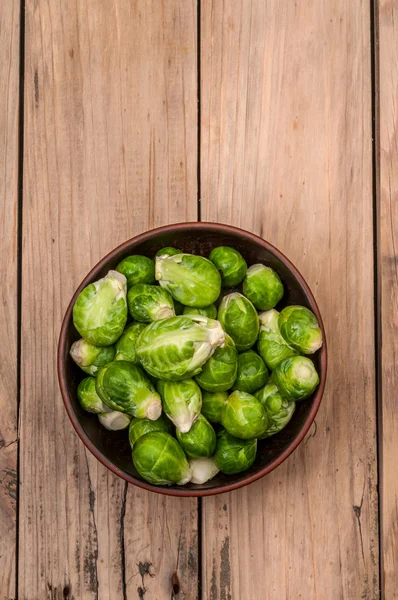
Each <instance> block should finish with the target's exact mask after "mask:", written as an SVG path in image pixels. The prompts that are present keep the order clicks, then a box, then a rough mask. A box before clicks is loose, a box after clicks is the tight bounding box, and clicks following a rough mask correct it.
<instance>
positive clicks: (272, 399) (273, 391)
mask: <svg viewBox="0 0 398 600" xmlns="http://www.w3.org/2000/svg"><path fill="white" fill-rule="evenodd" d="M254 395H255V396H256V398H257V400H259V401H260V402H261V404H262V405H263V407H264V409H265V412H266V413H267V417H268V427H267V431H266V432H265V433H264V435H262V436H261V438H260V439H263V438H267V437H270V436H271V435H275V433H278V432H279V431H282V429H283V428H284V427H286V425H287V424H288V423H289V421H290V419H291V418H292V416H293V413H294V411H295V409H296V403H295V402H289V400H286V398H283V397H282V395H281V393H280V392H279V390H278V387H277V386H276V385H275V383H267V385H266V386H264V387H263V388H261V390H258V391H257V392H256V393H255V394H254Z"/></svg>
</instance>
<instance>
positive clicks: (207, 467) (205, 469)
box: [188, 456, 219, 484]
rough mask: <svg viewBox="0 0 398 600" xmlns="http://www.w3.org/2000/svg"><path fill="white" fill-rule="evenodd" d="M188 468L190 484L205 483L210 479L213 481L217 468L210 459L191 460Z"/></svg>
mask: <svg viewBox="0 0 398 600" xmlns="http://www.w3.org/2000/svg"><path fill="white" fill-rule="evenodd" d="M188 463H189V466H190V468H191V471H192V479H191V483H198V484H202V483H206V482H207V481H209V480H210V479H213V477H214V476H215V475H217V473H218V471H219V468H218V467H217V465H216V463H215V462H214V460H213V459H212V458H205V457H204V456H202V457H201V458H191V459H190V460H189V461H188Z"/></svg>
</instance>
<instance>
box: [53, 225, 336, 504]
mask: <svg viewBox="0 0 398 600" xmlns="http://www.w3.org/2000/svg"><path fill="white" fill-rule="evenodd" d="M220 245H228V246H232V247H234V248H236V249H237V250H239V251H240V252H241V253H242V255H243V256H244V258H245V259H246V261H247V263H248V265H249V266H250V265H252V264H255V263H258V262H261V263H264V264H266V265H268V266H270V267H272V268H273V269H275V271H277V273H279V275H280V277H281V279H282V281H283V283H284V287H285V295H284V297H283V300H282V301H281V302H280V304H279V305H278V306H277V307H276V308H278V309H281V308H283V306H285V305H288V304H302V305H304V306H307V307H308V308H310V309H311V310H312V311H314V312H315V314H316V315H317V316H318V318H319V319H320V315H319V311H318V307H317V305H316V303H315V300H314V298H313V297H312V294H311V292H310V291H309V289H308V287H307V286H306V284H305V282H304V280H303V279H302V277H301V276H300V275H299V273H298V272H297V271H296V270H295V269H294V267H292V265H291V264H290V263H289V262H288V261H287V260H286V258H285V257H283V255H281V254H280V253H279V252H278V251H277V250H276V249H275V248H273V247H272V246H270V245H269V244H267V243H266V242H264V241H263V240H261V239H260V238H257V237H256V236H253V235H252V234H248V233H246V232H244V231H241V230H237V229H234V228H228V227H226V226H221V225H214V224H205V223H198V224H185V225H178V226H170V227H168V228H162V229H160V230H153V231H151V232H148V233H147V234H143V235H142V236H138V237H137V238H133V239H132V240H130V241H129V242H126V243H125V244H123V245H122V246H120V247H119V248H117V249H116V250H114V251H113V252H111V253H110V254H109V255H108V256H107V257H105V258H104V259H103V260H102V261H101V262H100V263H98V265H97V266H96V267H94V269H93V270H92V271H91V272H90V273H89V275H88V276H87V277H86V278H85V280H84V281H83V282H82V284H81V285H80V286H79V288H78V290H77V291H76V294H75V295H74V297H73V299H72V302H71V305H70V306H69V308H68V311H67V313H66V316H65V321H64V324H63V330H62V332H61V338H60V348H59V369H60V382H61V390H62V392H63V396H64V401H65V404H66V408H67V410H68V413H69V415H70V417H71V420H72V422H73V424H74V426H75V428H76V430H77V432H78V434H79V435H80V437H81V438H82V439H83V441H84V443H85V444H86V445H88V447H89V449H90V450H91V451H92V452H93V453H94V454H95V455H96V456H97V458H99V460H101V462H103V463H104V464H105V465H106V466H107V467H108V468H111V469H112V470H114V471H115V472H116V473H117V474H118V475H120V476H122V477H124V478H125V479H127V480H128V481H130V482H133V483H136V484H138V485H141V486H142V487H145V488H146V489H151V490H156V491H159V492H163V493H164V492H166V493H173V492H174V493H178V494H179V495H204V494H206V493H218V492H222V491H226V490H227V489H231V488H235V487H239V486H240V485H242V484H244V483H248V482H250V481H252V480H254V479H257V478H258V477H259V476H262V475H264V474H265V473H267V472H269V471H270V470H272V469H273V468H274V467H275V466H277V465H278V464H279V463H280V462H282V460H284V459H285V458H286V456H287V455H288V454H289V453H290V452H291V451H292V450H293V449H294V447H295V445H296V444H295V443H294V442H295V441H296V442H297V443H298V442H299V441H300V439H301V438H302V437H303V436H304V435H305V433H306V431H307V430H308V428H309V426H310V424H311V422H312V420H313V418H314V416H315V412H316V409H317V407H318V405H319V402H320V398H321V396H322V391H323V386H324V380H325V376H326V348H325V347H324V348H322V349H321V351H319V352H317V353H316V354H315V356H313V357H311V358H312V359H313V360H314V363H315V366H316V368H317V370H318V373H319V375H320V380H321V385H320V386H319V387H318V389H317V390H316V392H315V393H314V394H313V396H312V397H311V398H309V399H307V400H305V401H303V402H299V403H297V408H296V411H295V413H294V415H293V418H292V420H291V421H290V423H289V424H288V425H287V426H286V427H285V429H283V430H282V431H281V432H280V433H278V434H276V435H274V436H272V437H271V438H268V439H266V440H262V441H259V443H258V450H257V456H256V460H255V462H254V464H253V466H252V467H251V469H250V470H248V471H246V472H244V473H241V474H239V475H232V476H231V475H229V476H227V475H223V474H221V473H220V474H218V475H217V476H216V477H215V478H214V479H212V480H211V481H209V482H208V483H206V484H204V485H201V486H198V485H192V484H188V485H186V486H184V488H181V487H178V486H171V487H169V488H167V489H165V488H163V487H161V486H153V485H150V484H148V483H147V482H144V481H143V480H142V479H141V478H140V476H139V475H138V474H137V472H136V471H135V469H134V465H133V462H132V459H131V451H130V445H129V442H128V435H127V430H124V431H120V432H111V431H107V430H106V429H104V428H103V427H102V426H101V425H100V424H99V422H98V419H97V417H96V416H95V415H90V414H89V413H86V412H85V411H83V410H82V409H81V407H80V405H79V402H78V400H77V396H76V389H77V385H78V383H79V381H80V380H81V379H82V378H83V377H85V376H86V375H85V374H84V373H83V372H82V371H81V370H80V369H79V368H78V367H77V366H76V365H75V364H74V362H73V361H72V359H71V358H70V357H69V348H70V346H71V344H72V343H73V342H74V341H75V340H76V339H78V338H79V335H78V333H77V331H76V330H75V328H74V326H73V322H72V314H71V307H72V305H73V303H74V300H75V299H76V296H77V294H78V293H80V291H81V289H82V288H83V287H85V286H86V285H88V283H90V282H92V281H95V280H96V279H98V278H99V277H102V276H104V275H105V274H106V273H107V271H108V270H109V269H112V268H115V267H116V265H117V264H118V263H119V262H120V260H121V259H122V258H124V257H125V256H128V255H129V254H144V255H146V256H149V257H151V258H153V257H154V255H155V253H156V252H157V251H158V250H160V249H161V248H162V247H164V246H175V247H177V248H179V249H181V250H182V251H184V252H190V253H194V254H200V255H202V256H206V257H207V256H208V255H209V253H210V252H211V250H212V249H213V248H214V247H216V246H220ZM237 289H239V288H237ZM323 333H324V332H323Z"/></svg>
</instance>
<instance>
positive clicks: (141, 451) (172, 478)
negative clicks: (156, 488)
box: [133, 431, 192, 485]
mask: <svg viewBox="0 0 398 600" xmlns="http://www.w3.org/2000/svg"><path fill="white" fill-rule="evenodd" d="M133 463H134V466H135V468H136V469H137V471H138V473H139V474H140V475H141V477H143V478H144V479H146V480H147V481H149V482H150V483H154V484H156V485H171V484H173V483H177V485H185V484H186V483H188V482H189V481H190V480H191V476H192V473H191V469H190V467H189V464H188V461H187V459H186V456H185V454H184V451H183V449H182V448H181V446H180V444H179V443H178V442H177V440H176V439H174V438H173V437H172V436H171V435H170V434H169V433H166V432H165V431H151V432H149V433H146V434H145V435H143V436H142V437H140V438H139V440H137V442H136V443H135V444H134V448H133Z"/></svg>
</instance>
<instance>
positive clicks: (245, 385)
mask: <svg viewBox="0 0 398 600" xmlns="http://www.w3.org/2000/svg"><path fill="white" fill-rule="evenodd" d="M267 379H268V369H267V367H266V366H265V364H264V361H263V359H262V358H261V356H259V355H258V354H257V353H256V352H254V351H253V350H247V351H246V352H243V353H242V354H239V356H238V375H237V377H236V380H235V383H234V386H233V388H232V389H234V390H240V391H242V392H249V394H251V393H253V392H255V391H256V390H258V389H259V388H260V387H262V386H263V385H265V384H266V383H267Z"/></svg>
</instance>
